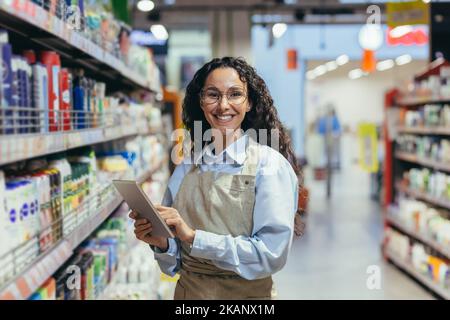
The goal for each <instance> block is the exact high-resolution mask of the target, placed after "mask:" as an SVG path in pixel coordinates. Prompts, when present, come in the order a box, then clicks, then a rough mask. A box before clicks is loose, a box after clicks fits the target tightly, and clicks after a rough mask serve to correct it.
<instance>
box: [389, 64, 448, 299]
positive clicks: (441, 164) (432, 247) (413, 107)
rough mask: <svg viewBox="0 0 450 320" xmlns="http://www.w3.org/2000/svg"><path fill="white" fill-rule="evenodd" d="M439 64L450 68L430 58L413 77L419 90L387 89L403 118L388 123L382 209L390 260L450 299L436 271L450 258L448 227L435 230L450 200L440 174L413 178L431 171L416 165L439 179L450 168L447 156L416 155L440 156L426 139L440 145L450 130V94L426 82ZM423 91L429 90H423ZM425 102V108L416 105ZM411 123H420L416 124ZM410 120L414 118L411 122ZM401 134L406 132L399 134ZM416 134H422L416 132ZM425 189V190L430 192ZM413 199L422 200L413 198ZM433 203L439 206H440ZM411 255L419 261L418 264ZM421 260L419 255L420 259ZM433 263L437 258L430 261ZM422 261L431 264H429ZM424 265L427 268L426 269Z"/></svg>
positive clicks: (394, 106)
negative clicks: (438, 184)
mask: <svg viewBox="0 0 450 320" xmlns="http://www.w3.org/2000/svg"><path fill="white" fill-rule="evenodd" d="M441 67H445V68H448V63H447V62H445V61H437V62H433V63H431V64H430V69H429V70H428V71H426V72H424V73H422V74H420V75H418V76H416V77H415V86H417V88H419V90H418V91H420V92H421V93H420V94H417V95H416V94H414V93H413V94H411V93H408V94H405V95H402V94H401V92H399V91H398V90H392V91H390V92H388V93H387V94H386V99H385V106H386V108H387V109H396V111H394V110H393V112H398V115H399V118H398V119H399V122H404V123H395V124H393V125H394V127H390V125H388V124H387V125H386V127H387V135H386V144H385V146H386V152H385V154H386V166H387V167H386V169H385V175H386V176H385V190H386V195H385V196H386V206H387V208H386V212H385V215H384V221H385V238H384V244H383V253H384V256H385V257H386V259H387V260H388V261H390V262H392V263H393V264H394V265H396V266H398V267H399V268H400V269H401V270H403V271H404V272H406V273H407V274H409V275H410V276H411V277H413V278H414V279H416V280H417V281H418V282H420V283H421V284H422V285H424V286H426V287H427V288H429V289H430V290H431V291H433V292H434V293H435V294H436V295H438V296H440V297H442V298H444V299H450V288H446V287H445V286H448V283H446V284H443V283H442V279H439V281H438V279H437V276H436V275H437V273H436V272H437V271H436V270H435V269H436V268H441V267H444V265H446V261H447V262H448V261H449V259H450V248H449V246H447V245H446V244H445V243H447V242H445V241H446V240H445V238H443V237H442V231H443V230H445V229H439V230H440V231H437V227H436V223H444V224H445V221H447V220H448V219H449V216H450V215H449V213H450V201H449V200H448V199H446V198H445V195H446V194H447V193H446V192H444V191H440V190H441V189H438V188H437V187H436V186H435V185H434V183H436V180H433V184H431V187H430V186H428V185H426V184H425V186H424V185H423V184H420V183H418V182H417V181H416V180H417V179H416V180H413V181H414V183H412V182H411V181H410V179H413V177H416V178H417V176H418V175H419V173H420V174H421V173H422V172H425V173H426V172H430V171H426V170H425V171H422V170H420V169H419V170H416V169H417V168H427V169H430V170H431V173H430V176H431V175H432V174H435V175H434V176H433V179H438V178H437V177H438V175H437V174H438V173H439V174H440V175H439V178H440V179H441V178H442V176H443V175H444V173H443V172H446V173H448V172H450V164H448V163H446V162H445V161H444V160H443V161H436V160H435V159H431V158H424V157H420V156H418V154H426V155H428V154H430V155H432V156H433V157H434V158H436V159H437V158H438V157H437V156H436V154H437V152H436V150H435V149H433V152H430V150H429V149H431V147H430V148H429V149H427V148H426V143H425V142H427V141H430V142H429V143H430V145H431V144H432V143H434V144H436V145H437V146H438V148H442V144H440V143H441V142H442V141H443V140H442V139H445V138H446V137H447V136H448V135H450V128H449V127H448V126H447V118H445V116H440V115H445V114H446V113H445V112H446V110H447V108H448V107H446V106H445V105H446V104H448V103H450V99H449V97H448V96H447V95H446V94H436V90H438V89H436V88H432V89H429V88H428V87H427V89H429V91H430V90H434V91H433V93H431V92H427V91H426V90H427V89H423V88H422V86H424V84H423V83H424V81H427V78H428V76H430V75H434V76H435V77H436V76H439V74H440V69H439V68H441ZM425 87H426V86H425ZM420 88H422V89H423V90H422V89H420ZM430 88H431V87H430ZM424 92H426V93H425V94H424ZM422 107H423V109H420V110H418V108H422ZM427 108H428V109H427ZM433 108H434V109H433ZM436 109H437V110H438V111H436ZM432 110H434V111H436V112H437V114H438V115H437V116H436V117H433V116H432ZM442 110H444V111H442ZM410 111H411V112H410ZM442 112H444V113H442ZM408 113H409V114H408ZM408 116H410V118H408ZM411 116H412V117H411ZM427 117H428V118H427ZM408 119H409V120H408ZM411 119H414V120H411ZM412 123H417V124H418V125H414V126H412ZM406 124H410V126H408V125H406ZM389 128H392V129H393V131H392V132H390V130H389ZM398 134H400V135H403V136H398ZM414 135H416V136H420V137H421V138H416V137H414ZM427 136H430V137H427ZM405 151H408V152H405ZM412 152H414V153H412ZM416 152H417V154H416ZM446 156H447V155H446V154H442V152H441V153H439V159H447V158H446ZM413 169H414V170H413ZM425 173H424V174H425ZM424 179H425V178H424ZM430 179H431V178H430ZM427 181H428V180H427ZM440 181H441V180H440ZM441 182H442V181H441ZM417 186H419V187H417ZM423 190H427V192H429V194H428V193H426V192H425V191H423ZM437 190H439V191H437ZM437 195H439V196H437ZM415 200H417V201H421V202H415ZM416 203H418V204H417V206H419V204H421V205H422V207H424V208H425V209H423V212H422V211H421V212H417V213H416V215H415V214H414V212H416V211H413V209H411V207H409V205H411V206H412V205H416ZM427 204H428V205H430V206H428V205H427ZM434 207H436V208H440V209H439V210H437V209H434ZM414 208H415V207H414ZM402 210H403V211H402ZM420 219H422V220H420ZM428 219H435V220H433V223H434V224H433V227H431V226H429V225H428V224H427V223H428V221H431V220H428ZM424 221H426V222H424ZM443 221H444V222H443ZM419 226H420V227H419ZM438 235H439V236H438ZM438 240H439V241H438ZM422 248H423V249H422ZM393 249H395V250H393ZM421 250H423V251H421ZM414 259H416V260H414ZM417 259H422V260H417ZM412 261H415V264H413V263H412ZM417 261H421V262H420V263H421V264H419V263H418V262H417ZM430 261H433V262H430ZM430 263H436V264H433V265H430ZM424 265H427V266H428V267H427V268H425V267H424ZM419 266H420V268H419ZM447 266H448V263H447ZM424 268H425V269H428V271H427V272H425V271H424ZM444 268H445V267H444ZM419 269H422V270H419ZM431 269H433V272H432V273H431V272H430V271H429V270H431ZM447 282H448V281H447Z"/></svg>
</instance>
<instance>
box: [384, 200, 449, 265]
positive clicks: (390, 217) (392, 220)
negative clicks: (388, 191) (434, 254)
mask: <svg viewBox="0 0 450 320" xmlns="http://www.w3.org/2000/svg"><path fill="white" fill-rule="evenodd" d="M397 211H398V209H397V208H395V207H393V206H390V207H389V208H388V211H387V215H386V222H387V223H388V224H389V225H391V226H394V227H395V228H396V229H398V230H400V231H401V232H402V233H404V234H407V235H409V236H410V237H412V238H414V239H416V240H418V241H420V242H422V243H424V244H426V245H427V246H429V247H431V248H433V249H434V250H436V251H438V252H439V253H440V254H442V255H443V256H445V257H446V258H448V259H450V248H446V247H444V246H443V245H441V244H440V243H438V242H436V241H435V240H433V239H432V238H430V237H429V236H427V235H423V234H420V233H418V232H416V231H415V230H414V229H413V228H411V227H409V226H405V224H404V223H402V221H401V220H399V219H398V218H396V212H397Z"/></svg>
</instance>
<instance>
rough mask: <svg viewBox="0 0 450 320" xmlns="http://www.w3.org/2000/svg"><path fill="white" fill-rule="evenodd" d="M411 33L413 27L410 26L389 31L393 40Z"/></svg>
mask: <svg viewBox="0 0 450 320" xmlns="http://www.w3.org/2000/svg"><path fill="white" fill-rule="evenodd" d="M411 31H413V27H411V26H410V25H406V26H398V27H395V28H394V29H392V30H391V31H389V35H390V36H391V37H392V38H401V37H403V36H404V35H407V34H408V33H410V32H411Z"/></svg>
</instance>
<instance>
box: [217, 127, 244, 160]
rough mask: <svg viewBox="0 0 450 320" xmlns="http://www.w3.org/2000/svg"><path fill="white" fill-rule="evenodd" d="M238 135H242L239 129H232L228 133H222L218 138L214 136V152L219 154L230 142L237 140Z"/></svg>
mask: <svg viewBox="0 0 450 320" xmlns="http://www.w3.org/2000/svg"><path fill="white" fill-rule="evenodd" d="M240 137H242V133H241V129H240V128H239V129H237V130H234V131H233V132H231V133H228V134H222V135H221V136H220V137H218V139H216V138H214V142H213V143H214V151H215V152H214V153H215V154H216V155H217V154H220V153H221V152H222V151H223V150H225V149H226V148H227V147H228V146H229V145H230V144H232V143H234V142H235V141H237V140H238V139H239V138H240Z"/></svg>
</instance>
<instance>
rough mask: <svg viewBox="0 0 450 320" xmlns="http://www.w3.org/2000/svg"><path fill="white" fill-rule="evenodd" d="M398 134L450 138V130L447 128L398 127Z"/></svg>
mask: <svg viewBox="0 0 450 320" xmlns="http://www.w3.org/2000/svg"><path fill="white" fill-rule="evenodd" d="M397 132H398V133H408V134H423V135H440V136H450V128H445V127H436V128H428V127H405V126H399V127H397Z"/></svg>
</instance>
